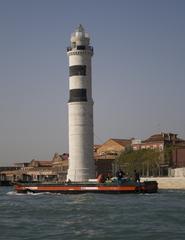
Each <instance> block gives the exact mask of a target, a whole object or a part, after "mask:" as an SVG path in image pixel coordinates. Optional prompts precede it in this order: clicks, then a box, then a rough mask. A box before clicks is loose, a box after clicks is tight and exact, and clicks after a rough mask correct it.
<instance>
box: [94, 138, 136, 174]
mask: <svg viewBox="0 0 185 240" xmlns="http://www.w3.org/2000/svg"><path fill="white" fill-rule="evenodd" d="M132 140H133V139H115V138H110V139H109V140H107V141H106V142H105V143H104V144H102V145H100V146H98V147H97V148H96V152H95V154H94V158H95V164H96V176H98V175H99V174H102V173H103V174H105V175H113V174H114V173H115V171H116V168H117V166H116V165H115V159H116V158H117V157H118V155H119V154H120V152H122V151H124V150H125V149H126V148H127V147H130V146H131V143H132Z"/></svg>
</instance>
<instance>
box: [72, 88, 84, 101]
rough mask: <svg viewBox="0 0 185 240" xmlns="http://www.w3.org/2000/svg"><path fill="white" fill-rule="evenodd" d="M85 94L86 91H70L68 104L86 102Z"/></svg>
mask: <svg viewBox="0 0 185 240" xmlns="http://www.w3.org/2000/svg"><path fill="white" fill-rule="evenodd" d="M86 101H87V93H86V89H83V88H82V89H71V90H70V98H69V102H86Z"/></svg>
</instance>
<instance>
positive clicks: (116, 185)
mask: <svg viewBox="0 0 185 240" xmlns="http://www.w3.org/2000/svg"><path fill="white" fill-rule="evenodd" d="M15 191H16V192H18V193H28V192H32V193H44V192H50V193H62V194H77V193H156V192H157V191H158V184H157V182H156V181H144V182H134V181H123V182H118V181H117V182H104V183H98V182H79V183H78V182H69V183H16V185H15Z"/></svg>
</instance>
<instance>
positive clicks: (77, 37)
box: [71, 24, 90, 45]
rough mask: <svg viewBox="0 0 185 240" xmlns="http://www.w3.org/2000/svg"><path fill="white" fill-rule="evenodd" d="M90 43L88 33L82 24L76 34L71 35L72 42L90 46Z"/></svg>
mask: <svg viewBox="0 0 185 240" xmlns="http://www.w3.org/2000/svg"><path fill="white" fill-rule="evenodd" d="M89 41H90V38H89V35H88V33H86V32H85V30H84V28H83V26H82V25H81V24H80V25H79V26H78V27H77V28H76V30H75V32H73V33H72V35H71V42H72V43H76V45H80V44H84V45H88V44H89Z"/></svg>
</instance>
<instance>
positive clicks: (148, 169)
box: [116, 149, 160, 176]
mask: <svg viewBox="0 0 185 240" xmlns="http://www.w3.org/2000/svg"><path fill="white" fill-rule="evenodd" d="M116 163H117V166H119V167H120V168H123V169H124V171H126V173H127V174H128V175H131V176H132V175H133V172H134V170H135V169H136V170H137V171H139V172H140V173H141V174H142V175H143V176H151V175H154V176H156V175H160V152H159V151H158V150H154V149H140V150H137V151H134V150H132V149H126V150H125V151H123V152H121V154H120V155H119V156H118V157H117V159H116Z"/></svg>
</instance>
